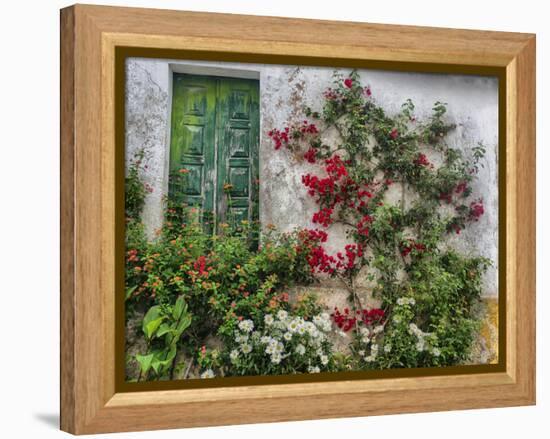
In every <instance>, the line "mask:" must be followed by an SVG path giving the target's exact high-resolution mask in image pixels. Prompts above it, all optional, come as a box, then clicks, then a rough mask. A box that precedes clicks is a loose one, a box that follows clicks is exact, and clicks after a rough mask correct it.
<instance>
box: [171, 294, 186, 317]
mask: <svg viewBox="0 0 550 439" xmlns="http://www.w3.org/2000/svg"><path fill="white" fill-rule="evenodd" d="M186 312H187V303H185V300H184V299H183V296H179V297H178V299H177V300H176V304H175V305H174V308H173V310H172V316H173V317H174V320H179V319H180V318H181V317H182V315H183V314H184V313H186Z"/></svg>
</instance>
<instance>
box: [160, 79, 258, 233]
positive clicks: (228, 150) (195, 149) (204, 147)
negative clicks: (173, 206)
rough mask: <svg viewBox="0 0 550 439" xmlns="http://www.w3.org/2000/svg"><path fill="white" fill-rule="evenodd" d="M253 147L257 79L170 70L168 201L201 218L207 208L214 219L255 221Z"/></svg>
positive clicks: (207, 214) (255, 149)
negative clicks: (199, 213)
mask: <svg viewBox="0 0 550 439" xmlns="http://www.w3.org/2000/svg"><path fill="white" fill-rule="evenodd" d="M258 146H259V84H258V81H256V80H248V79H232V78H219V77H209V76H194V75H186V74H179V73H175V74H174V85H173V98H172V130H171V142H170V175H171V178H170V188H169V196H170V197H171V199H172V200H173V201H175V202H176V203H179V204H185V205H189V206H197V207H199V208H201V209H202V211H203V212H204V217H203V218H204V221H206V222H207V223H209V222H210V221H211V220H210V214H211V213H215V215H216V218H215V221H216V222H217V223H219V222H232V221H237V222H238V221H241V220H245V219H246V220H249V221H252V220H256V219H257V218H258V186H259V181H258ZM181 169H184V172H183V173H181V172H180V170H181ZM226 184H229V185H231V186H229V187H230V189H224V186H225V185H226ZM225 187H226V188H227V186H225ZM209 229H210V227H209Z"/></svg>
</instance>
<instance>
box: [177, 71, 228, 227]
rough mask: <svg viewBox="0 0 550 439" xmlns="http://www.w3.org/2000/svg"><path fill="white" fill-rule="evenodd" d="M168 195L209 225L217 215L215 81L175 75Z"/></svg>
mask: <svg viewBox="0 0 550 439" xmlns="http://www.w3.org/2000/svg"><path fill="white" fill-rule="evenodd" d="M173 80H174V83H173V90H174V92H173V98H172V129H171V140H170V187H169V196H170V197H171V199H172V201H174V202H175V203H176V204H177V205H187V206H195V207H197V208H199V209H200V211H201V212H202V218H203V221H205V222H207V223H208V222H210V221H211V219H210V218H211V217H212V214H213V212H214V193H215V185H214V182H215V174H216V166H215V154H216V152H215V151H216V149H215V132H216V126H215V124H216V90H217V84H216V81H215V80H214V79H212V78H208V77H202V76H190V75H181V74H174V78H173Z"/></svg>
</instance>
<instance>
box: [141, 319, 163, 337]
mask: <svg viewBox="0 0 550 439" xmlns="http://www.w3.org/2000/svg"><path fill="white" fill-rule="evenodd" d="M163 320H164V317H159V318H158V319H156V320H152V321H150V322H149V323H147V325H145V327H144V328H143V332H144V333H145V336H146V337H147V338H148V339H151V338H153V336H154V335H155V332H156V331H157V329H158V328H159V327H160V324H161V323H162V321H163Z"/></svg>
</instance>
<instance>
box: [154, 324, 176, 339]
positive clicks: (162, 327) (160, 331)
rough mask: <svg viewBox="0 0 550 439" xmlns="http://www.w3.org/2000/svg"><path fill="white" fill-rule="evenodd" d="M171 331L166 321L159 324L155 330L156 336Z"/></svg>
mask: <svg viewBox="0 0 550 439" xmlns="http://www.w3.org/2000/svg"><path fill="white" fill-rule="evenodd" d="M171 331H172V328H171V326H170V325H168V324H167V323H163V324H162V325H160V327H159V329H158V331H157V337H162V336H163V335H164V334H168V333H169V332H171Z"/></svg>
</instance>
